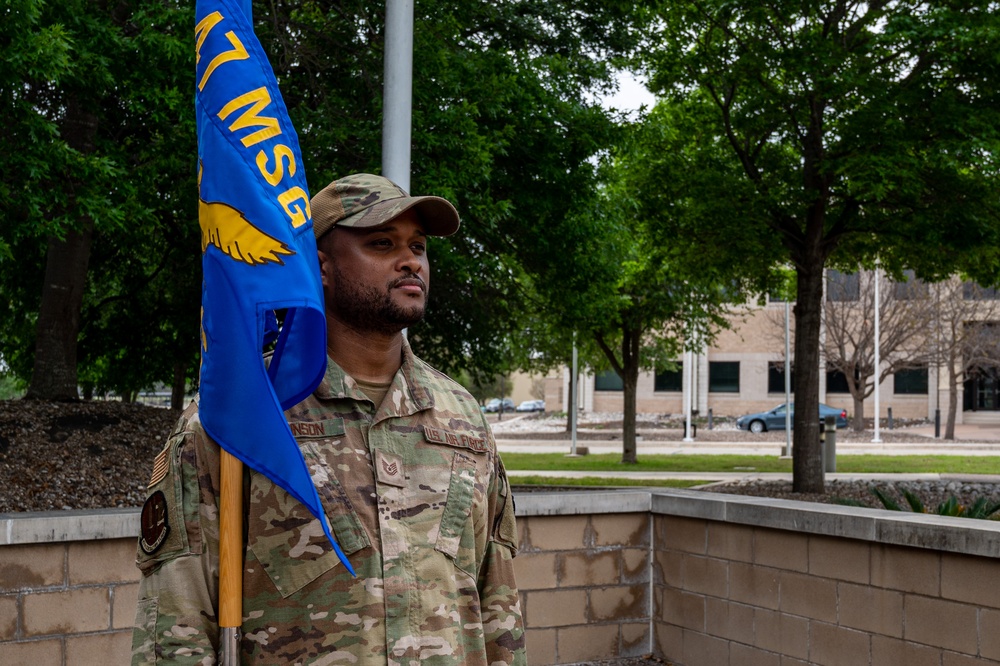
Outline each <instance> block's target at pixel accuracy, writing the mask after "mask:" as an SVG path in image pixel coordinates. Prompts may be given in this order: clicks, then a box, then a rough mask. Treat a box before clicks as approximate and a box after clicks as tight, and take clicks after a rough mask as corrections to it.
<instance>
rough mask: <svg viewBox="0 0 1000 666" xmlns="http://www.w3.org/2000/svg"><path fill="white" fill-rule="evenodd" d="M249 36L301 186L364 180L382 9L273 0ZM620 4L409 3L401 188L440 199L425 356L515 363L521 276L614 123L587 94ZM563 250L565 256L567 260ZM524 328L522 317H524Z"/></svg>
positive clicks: (634, 36) (596, 80) (359, 1)
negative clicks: (291, 137)
mask: <svg viewBox="0 0 1000 666" xmlns="http://www.w3.org/2000/svg"><path fill="white" fill-rule="evenodd" d="M275 9H276V13H275V14H274V16H271V17H269V18H268V19H267V20H266V21H264V20H262V19H260V18H258V26H257V27H258V34H259V35H260V36H261V39H262V41H263V42H264V46H265V50H267V51H268V52H269V53H270V54H271V57H272V63H273V64H274V66H275V69H276V71H277V73H278V76H279V80H280V82H281V85H282V91H283V94H284V96H285V99H286V101H287V102H288V104H289V107H290V114H291V116H292V120H293V123H294V124H295V126H296V127H297V128H298V129H299V135H300V143H301V144H302V148H303V152H304V155H303V158H304V160H305V162H306V166H307V173H308V175H309V181H310V185H311V187H312V188H313V189H314V190H315V189H316V188H318V187H322V186H324V185H325V184H326V183H328V182H329V181H330V180H331V179H333V178H335V177H337V176H339V175H343V174H344V173H348V172H352V171H372V172H376V173H377V172H378V171H379V168H380V167H379V164H380V158H381V97H382V90H381V88H382V76H383V63H382V55H383V33H382V17H383V15H384V2H381V1H378V2H376V1H374V0H367V1H363V0H354V1H342V2H335V3H318V2H315V1H310V0H305V1H303V0H300V1H298V2H291V3H282V4H281V5H278V6H276V8H275ZM631 11H632V7H631V3H626V2H590V1H588V2H584V3H581V2H569V1H568V0H558V1H556V2H552V1H543V0H518V1H515V2H502V3H481V2H470V1H469V0H424V1H422V2H419V3H417V4H416V5H415V25H414V29H415V35H414V86H413V95H414V97H413V147H412V154H413V165H412V176H411V189H412V190H413V191H414V193H417V194H438V195H441V196H445V197H447V198H448V199H450V200H451V201H453V202H454V203H455V204H456V206H457V207H458V210H459V212H460V214H461V215H462V219H463V227H462V230H461V231H460V233H459V234H458V235H457V236H456V237H454V238H450V239H445V240H442V241H438V240H435V242H434V243H433V245H432V246H431V248H430V251H431V260H432V262H433V279H432V284H431V291H432V298H431V301H430V305H429V309H428V316H427V318H426V320H425V322H423V323H421V324H419V325H417V326H414V327H413V328H412V329H411V340H412V343H413V345H414V347H415V349H417V351H418V353H420V354H421V355H422V356H423V357H424V358H426V359H427V360H428V361H430V362H431V363H433V364H434V365H436V366H438V367H440V368H441V369H443V370H445V371H448V372H457V371H459V370H462V369H466V370H468V371H469V372H470V373H472V374H474V375H482V376H483V377H489V376H491V375H496V374H499V373H506V372H508V371H509V370H511V369H512V368H514V367H521V366H524V365H526V364H529V363H530V358H529V354H528V350H529V349H530V343H529V342H528V341H526V338H525V331H526V329H528V328H529V326H526V325H525V319H524V314H525V312H526V311H527V310H528V304H529V301H530V298H531V292H530V290H529V289H527V288H525V287H524V286H523V285H522V284H520V278H521V277H522V276H523V273H524V270H523V266H524V265H525V264H526V263H537V262H538V261H539V259H538V258H539V257H541V259H540V261H547V260H549V259H550V256H549V253H548V252H547V250H546V248H547V247H548V246H549V241H548V238H549V237H551V236H553V235H554V234H556V233H558V230H559V229H560V228H561V225H562V222H563V221H564V220H565V218H566V217H567V215H568V211H569V210H570V209H571V208H572V206H571V202H572V201H573V200H574V198H575V197H577V196H579V194H580V193H581V192H583V193H586V192H589V191H590V190H592V189H593V188H594V186H595V183H596V180H595V177H596V174H595V170H594V167H593V165H592V164H591V163H590V162H589V161H588V160H589V158H590V157H591V156H592V155H594V154H595V153H597V152H598V151H600V150H602V149H604V148H606V146H607V145H608V143H609V142H610V136H611V135H612V132H613V129H614V121H613V120H614V119H613V118H612V117H610V116H609V115H608V114H607V113H606V112H605V111H604V110H603V109H602V108H601V107H600V105H599V104H598V103H597V102H596V100H595V98H594V95H593V93H594V92H596V91H600V90H605V89H607V88H608V87H609V86H610V85H611V81H612V66H613V62H612V60H613V58H614V57H615V56H617V55H620V54H625V53H628V52H630V51H631V50H632V49H633V48H634V47H635V45H636V44H637V42H638V39H639V37H640V35H639V34H638V33H637V32H636V31H635V30H634V29H633V27H632V24H631V23H629V22H627V21H624V20H623V19H624V17H626V16H627V15H628V13H629V12H631ZM574 251H575V250H574ZM528 324H530V322H528Z"/></svg>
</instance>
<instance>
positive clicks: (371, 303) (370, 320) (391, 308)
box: [330, 265, 428, 335]
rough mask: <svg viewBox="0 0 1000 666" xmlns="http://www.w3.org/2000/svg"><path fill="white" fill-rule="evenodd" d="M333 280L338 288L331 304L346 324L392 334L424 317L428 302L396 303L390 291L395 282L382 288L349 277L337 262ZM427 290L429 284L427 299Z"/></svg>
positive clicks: (373, 331) (425, 289) (425, 290)
mask: <svg viewBox="0 0 1000 666" xmlns="http://www.w3.org/2000/svg"><path fill="white" fill-rule="evenodd" d="M412 277H415V276H413V275H405V276H403V278H400V279H405V278H412ZM333 279H334V282H335V284H336V287H335V289H334V293H333V295H332V296H331V303H330V304H331V305H332V306H333V307H334V308H335V311H336V312H337V314H338V316H339V317H340V318H341V319H342V320H343V321H344V323H346V324H348V325H350V326H352V327H354V328H356V329H358V330H361V331H369V332H372V333H381V334H386V335H392V334H395V333H399V332H400V331H402V330H403V329H404V328H407V327H408V326H412V325H413V324H416V323H417V322H419V321H420V320H421V319H423V318H424V303H419V304H414V305H412V306H410V307H405V306H401V305H399V304H397V303H395V302H393V300H392V298H391V297H390V291H391V289H392V287H393V285H394V284H395V281H393V282H389V283H388V284H387V285H386V286H385V287H384V289H382V290H379V289H378V288H377V287H373V286H368V285H363V284H361V283H360V282H357V281H355V280H352V279H350V278H348V277H347V276H346V275H344V274H343V273H341V272H340V270H339V269H338V268H337V267H336V265H335V266H334V267H333ZM427 293H428V289H427V287H426V283H425V285H424V301H425V302H426V299H427Z"/></svg>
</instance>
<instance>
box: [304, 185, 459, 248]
mask: <svg viewBox="0 0 1000 666" xmlns="http://www.w3.org/2000/svg"><path fill="white" fill-rule="evenodd" d="M310 206H312V218H313V233H314V234H315V235H316V238H317V239H319V238H320V237H321V236H323V234H325V233H326V232H328V231H329V230H330V229H333V226H334V225H340V226H342V227H355V228H362V227H377V226H379V225H382V224H385V223H386V222H389V221H390V220H392V219H393V218H395V217H397V216H399V215H400V214H402V213H403V212H405V211H407V210H410V209H411V208H412V209H414V210H415V211H416V212H417V214H418V215H419V216H420V222H421V224H422V225H423V227H424V231H425V232H426V233H427V234H428V235H429V236H450V235H451V234H453V233H455V232H456V231H457V230H458V225H459V220H458V211H456V210H455V207H454V206H452V205H451V203H449V202H448V201H447V200H446V199H442V198H441V197H432V196H423V197H411V196H410V195H409V194H407V193H406V191H405V190H403V188H401V187H400V186H399V185H396V183H394V182H392V181H391V180H389V179H388V178H385V177H383V176H375V175H372V174H370V173H357V174H353V175H351V176H345V177H344V178H340V179H338V180H335V181H333V182H332V183H330V184H329V185H327V186H326V187H324V188H323V189H322V190H320V191H319V193H318V194H317V195H316V196H314V197H313V198H312V201H310Z"/></svg>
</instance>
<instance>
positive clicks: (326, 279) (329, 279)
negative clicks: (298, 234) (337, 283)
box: [316, 250, 333, 290]
mask: <svg viewBox="0 0 1000 666" xmlns="http://www.w3.org/2000/svg"><path fill="white" fill-rule="evenodd" d="M316 256H317V257H318V258H319V279H320V282H321V283H322V284H323V289H324V290H326V289H329V288H330V287H331V286H332V285H333V261H332V260H331V259H330V255H328V254H327V253H326V252H324V251H323V250H316Z"/></svg>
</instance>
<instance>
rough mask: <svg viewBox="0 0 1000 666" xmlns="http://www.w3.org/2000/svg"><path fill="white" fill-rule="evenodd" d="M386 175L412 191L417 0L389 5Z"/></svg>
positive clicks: (384, 133) (384, 101) (384, 104)
mask: <svg viewBox="0 0 1000 666" xmlns="http://www.w3.org/2000/svg"><path fill="white" fill-rule="evenodd" d="M384 67H385V84H384V88H383V92H382V175H383V176H385V177H386V178H388V179H389V180H391V181H393V182H394V183H396V184H397V185H399V186H400V187H402V188H403V189H404V190H406V191H407V192H409V191H410V135H411V129H410V126H411V116H412V108H413V0H386V3H385V63H384Z"/></svg>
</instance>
